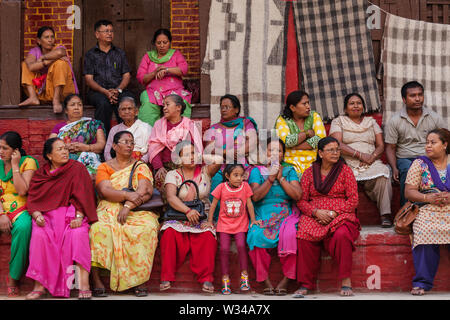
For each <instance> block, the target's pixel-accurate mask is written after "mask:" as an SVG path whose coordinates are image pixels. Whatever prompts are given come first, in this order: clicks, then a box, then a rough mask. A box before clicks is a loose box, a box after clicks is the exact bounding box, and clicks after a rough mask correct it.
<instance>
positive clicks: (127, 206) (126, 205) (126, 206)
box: [123, 203, 131, 209]
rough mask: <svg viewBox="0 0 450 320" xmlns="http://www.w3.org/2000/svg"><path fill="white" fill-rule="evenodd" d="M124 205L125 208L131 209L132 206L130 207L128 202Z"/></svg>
mask: <svg viewBox="0 0 450 320" xmlns="http://www.w3.org/2000/svg"><path fill="white" fill-rule="evenodd" d="M123 206H124V207H125V208H127V209H131V207H130V206H129V205H128V204H126V203H125V204H124V205H123Z"/></svg>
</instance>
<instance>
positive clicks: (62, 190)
mask: <svg viewBox="0 0 450 320" xmlns="http://www.w3.org/2000/svg"><path fill="white" fill-rule="evenodd" d="M27 206H28V210H29V211H30V212H36V211H40V212H42V214H43V217H44V219H45V225H44V226H43V227H40V226H38V225H37V224H36V221H34V220H33V227H32V234H31V241H30V265H29V267H28V270H27V273H26V276H27V277H28V278H31V279H33V280H35V281H38V282H39V283H41V284H42V285H43V286H44V287H45V288H46V289H47V290H48V291H49V292H50V294H52V295H53V296H61V297H69V296H70V289H71V287H70V286H69V284H70V283H71V279H72V280H73V279H74V274H73V272H74V268H73V263H74V262H76V263H79V264H80V265H81V266H82V267H83V268H84V269H85V270H87V271H88V272H89V271H90V268H91V263H90V262H91V253H90V249H89V224H88V223H92V222H95V221H96V220H97V214H96V212H95V191H94V187H93V185H92V180H91V177H90V176H89V173H88V172H87V170H86V168H85V167H84V166H83V165H82V164H81V163H79V162H77V161H74V160H69V161H68V162H67V163H66V164H65V165H63V166H62V167H60V168H58V169H56V170H53V171H52V170H51V168H50V164H48V163H47V164H45V165H44V166H43V167H42V168H40V169H39V170H38V171H37V172H36V173H35V174H34V176H33V178H32V179H31V182H30V188H29V191H28V202H27ZM77 211H80V212H81V213H83V214H84V215H85V216H84V218H83V222H82V225H81V226H80V227H79V228H75V229H72V228H71V227H70V222H71V221H72V220H73V219H75V216H76V212H77Z"/></svg>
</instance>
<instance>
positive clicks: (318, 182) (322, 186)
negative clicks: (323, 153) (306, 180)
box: [312, 158, 345, 195]
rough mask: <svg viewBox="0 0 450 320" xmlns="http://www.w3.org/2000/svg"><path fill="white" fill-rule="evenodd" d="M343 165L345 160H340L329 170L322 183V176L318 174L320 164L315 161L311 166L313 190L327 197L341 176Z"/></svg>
mask: <svg viewBox="0 0 450 320" xmlns="http://www.w3.org/2000/svg"><path fill="white" fill-rule="evenodd" d="M344 163H345V160H344V159H342V158H340V159H339V161H338V162H336V163H335V164H334V165H333V168H331V171H330V172H329V173H328V175H327V176H326V178H325V179H324V180H323V181H322V175H321V173H320V168H321V166H322V164H321V163H320V162H318V161H315V162H314V163H313V165H312V170H313V177H314V188H315V189H316V190H317V191H318V192H319V193H321V194H323V195H327V194H328V192H330V190H331V188H333V186H334V183H335V182H336V180H337V178H338V177H339V175H340V174H341V171H342V166H343V165H344Z"/></svg>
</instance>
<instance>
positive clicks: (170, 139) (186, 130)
mask: <svg viewBox="0 0 450 320" xmlns="http://www.w3.org/2000/svg"><path fill="white" fill-rule="evenodd" d="M185 108H186V105H185V103H184V101H183V99H182V98H181V97H180V96H179V95H176V94H171V95H168V96H167V97H166V98H165V99H164V108H163V112H164V117H163V118H161V119H159V120H158V121H156V122H155V125H154V126H153V129H152V133H151V135H150V140H149V146H148V161H149V163H150V164H151V165H152V167H153V170H154V171H155V172H156V174H155V187H156V188H157V189H158V190H159V191H160V192H161V193H162V191H163V188H164V181H165V178H166V174H167V172H168V171H170V170H174V169H177V167H178V165H177V164H175V163H174V162H173V161H172V152H173V151H174V150H175V147H176V146H177V144H178V142H180V141H184V140H190V141H192V142H193V143H194V146H195V148H196V151H198V152H199V153H200V154H201V153H203V144H202V133H201V128H199V127H198V126H196V125H195V123H194V121H192V120H191V119H189V118H186V117H183V116H182V115H181V114H182V113H183V112H184V110H185Z"/></svg>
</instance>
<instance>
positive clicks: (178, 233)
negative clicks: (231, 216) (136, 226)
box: [160, 141, 222, 293]
mask: <svg viewBox="0 0 450 320" xmlns="http://www.w3.org/2000/svg"><path fill="white" fill-rule="evenodd" d="M177 150H180V151H179V156H180V157H181V159H182V161H181V167H180V169H177V170H172V171H170V172H169V173H167V176H166V181H165V197H166V198H167V202H168V203H169V205H170V206H171V207H172V208H174V209H175V210H178V211H180V212H185V213H186V216H187V219H188V221H175V220H169V221H165V222H164V223H163V224H162V226H161V232H162V236H161V244H160V247H161V285H160V290H161V291H165V290H167V289H169V288H170V287H171V282H172V281H175V278H176V272H177V269H178V268H179V267H180V266H181V265H182V264H183V261H184V259H185V258H186V255H187V254H188V253H189V252H190V265H191V270H192V272H194V273H195V274H196V275H197V281H198V282H200V283H202V284H203V286H202V290H203V291H204V292H208V293H212V292H214V287H213V284H212V282H213V273H214V262H215V257H216V250H217V241H216V231H215V229H214V228H211V227H210V225H209V224H208V223H207V219H205V220H203V221H199V219H198V218H199V216H200V214H199V213H198V212H197V211H195V210H191V209H190V208H189V207H188V206H186V205H185V204H184V201H191V200H193V199H194V198H196V196H197V194H196V193H197V192H196V190H195V187H194V186H193V185H192V184H185V185H184V186H183V187H182V188H181V190H180V193H179V194H178V196H177V188H178V187H179V186H180V185H181V183H182V182H183V181H185V180H194V181H195V182H196V183H197V185H198V188H199V193H200V194H199V198H200V199H201V200H202V201H203V203H204V204H205V211H206V214H208V212H209V206H210V202H209V199H208V195H209V192H210V185H211V177H212V176H213V175H214V174H215V173H216V172H217V170H219V168H220V162H221V159H222V157H221V156H219V157H218V158H219V159H217V157H214V156H205V157H204V160H205V162H206V163H211V164H210V165H200V164H198V165H197V164H195V163H196V162H199V161H195V160H194V159H195V153H196V152H198V150H196V148H195V147H194V144H193V143H192V142H190V141H183V142H181V143H180V144H179V145H178V147H177ZM208 157H211V158H209V160H208ZM215 163H219V164H215Z"/></svg>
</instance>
